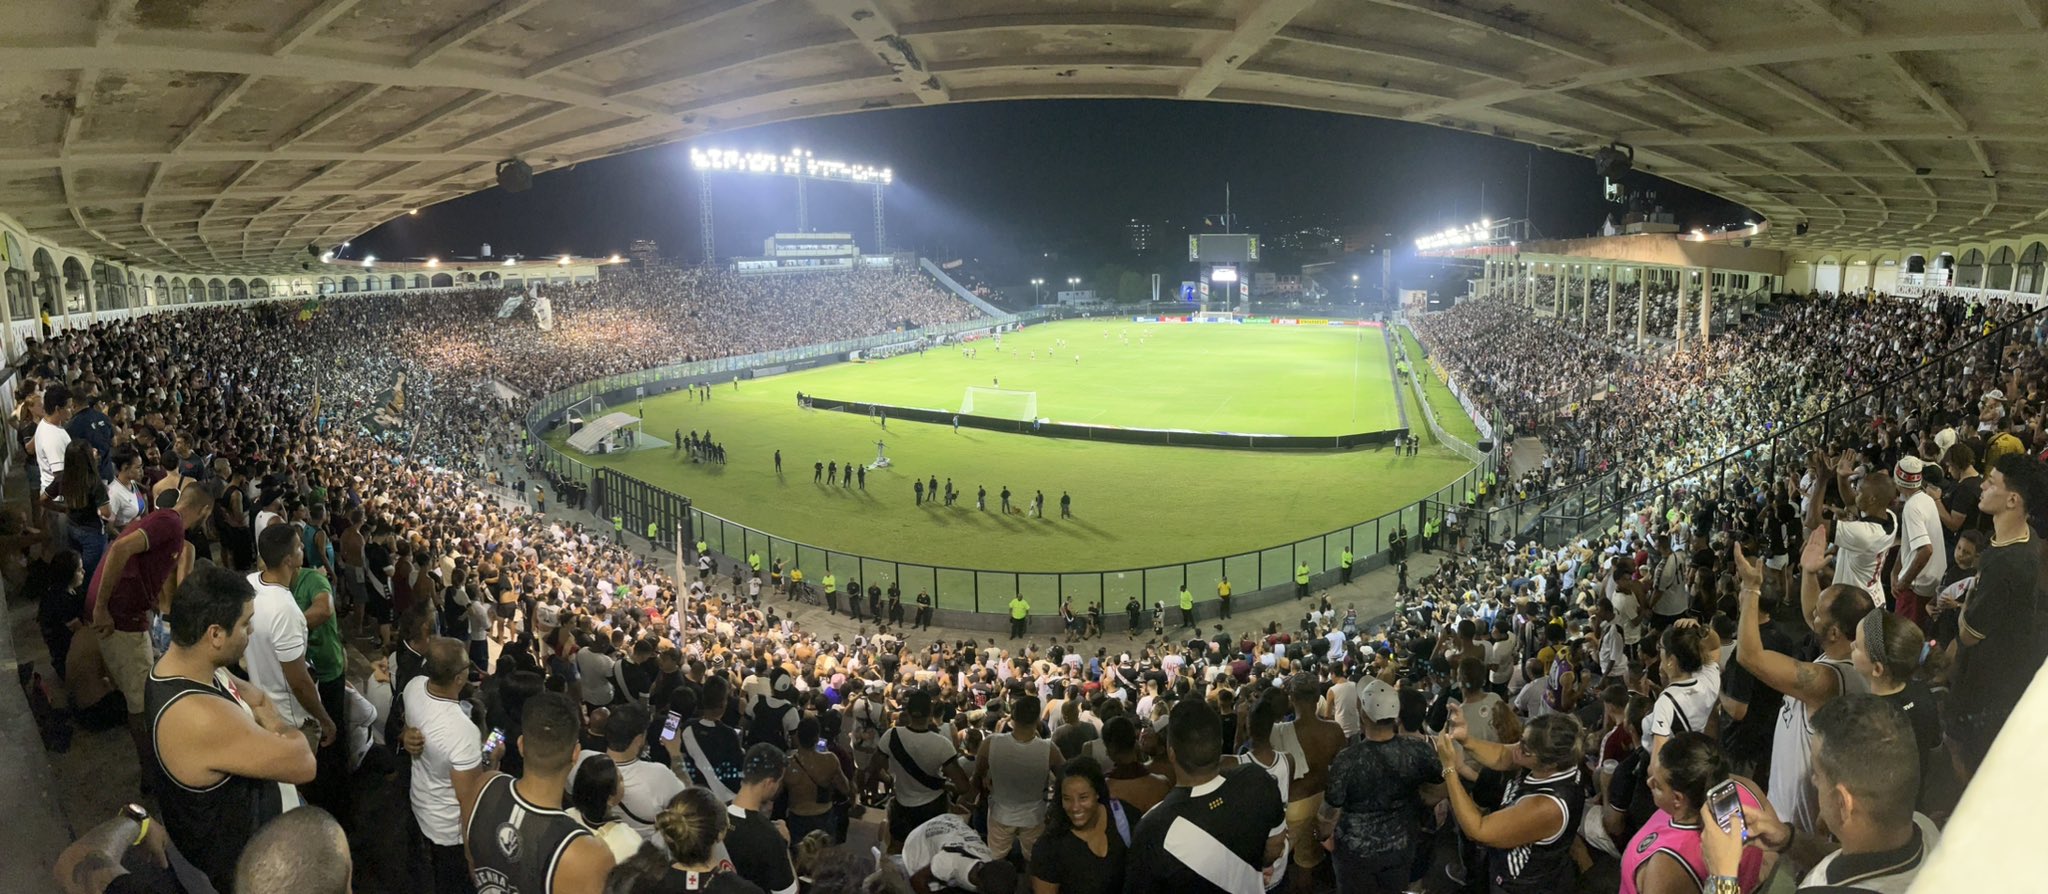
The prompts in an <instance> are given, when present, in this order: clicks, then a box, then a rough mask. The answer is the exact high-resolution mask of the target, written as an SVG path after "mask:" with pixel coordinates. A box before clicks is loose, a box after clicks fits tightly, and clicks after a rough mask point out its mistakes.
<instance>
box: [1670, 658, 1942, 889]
mask: <svg viewBox="0 0 2048 894" xmlns="http://www.w3.org/2000/svg"><path fill="white" fill-rule="evenodd" d="M1813 727H1814V740H1815V743H1814V744H1815V745H1816V747H1815V749H1814V760H1813V784H1814V787H1815V788H1817V789H1820V790H1822V791H1824V792H1826V794H1825V795H1824V796H1823V797H1822V798H1821V799H1820V800H1821V813H1822V815H1823V818H1824V820H1825V822H1826V823H1827V828H1828V830H1829V831H1830V832H1831V833H1832V834H1833V836H1834V840H1835V841H1838V842H1840V845H1841V846H1840V849H1838V850H1833V852H1829V851H1830V847H1831V843H1830V842H1829V840H1828V839H1827V838H1825V837H1822V836H1818V835H1806V834H1801V833H1799V832H1798V830H1797V828H1796V827H1795V826H1792V825H1789V824H1787V823H1785V822H1784V821H1782V820H1781V819H1779V817H1778V815H1777V812H1776V811H1774V810H1772V809H1771V805H1770V804H1768V803H1765V804H1761V805H1758V806H1756V807H1751V806H1750V805H1748V804H1744V805H1743V806H1742V822H1741V824H1740V825H1739V826H1735V828H1734V829H1733V830H1732V831H1730V830H1724V829H1722V828H1721V825H1720V824H1719V823H1712V822H1708V823H1702V824H1701V844H1702V846H1703V848H1704V851H1705V856H1706V864H1707V871H1708V872H1709V873H1710V875H1709V876H1708V878H1707V880H1706V884H1705V886H1703V887H1702V888H1701V889H1700V890H1702V891H1703V892H1706V894H1723V892H1735V891H1739V890H1740V880H1739V873H1740V869H1741V866H1742V864H1743V859H1744V852H1745V851H1746V850H1748V849H1751V848H1761V849H1764V850H1769V851H1775V852H1778V853H1780V854H1782V855H1784V858H1785V859H1788V860H1790V861H1791V862H1792V863H1793V865H1795V866H1801V867H1810V868H1809V869H1808V870H1807V872H1806V877H1805V879H1804V880H1803V881H1802V882H1801V883H1800V887H1799V890H1801V891H1813V892H1822V891H1826V892H1847V894H1897V892H1904V891H1908V890H1911V889H1912V887H1913V879H1914V877H1915V876H1916V875H1918V874H1919V872H1920V867H1922V866H1924V865H1926V863H1927V857H1928V855H1929V854H1930V853H1932V852H1933V851H1934V847H1935V845H1936V844H1938V843H1939V842H1940V840H1941V832H1940V830H1939V829H1937V828H1936V827H1935V825H1934V822H1933V821H1932V820H1929V819H1928V818H1927V817H1926V816H1924V815H1921V814H1919V813H1915V812H1914V811H1913V801H1914V798H1915V797H1916V796H1917V795H1918V793H1919V788H1920V774H1919V771H1918V770H1919V766H1918V765H1919V758H1918V756H1917V755H1916V754H1914V747H1913V736H1912V731H1911V727H1910V726H1909V725H1908V724H1907V722H1906V719H1905V718H1904V717H1903V716H1902V715H1900V714H1899V712H1898V710H1897V709H1896V708H1893V707H1892V706H1890V705H1888V704H1885V702H1884V700H1883V699H1880V698H1878V697H1877V696H1874V695H1867V694H1849V695H1844V696H1842V697H1841V698H1838V699H1835V700H1834V701H1832V702H1829V703H1828V704H1827V706H1826V707H1823V708H1821V709H1820V711H1819V712H1817V713H1815V714H1814V716H1813ZM1745 837H1746V838H1747V839H1748V841H1747V843H1745V841H1744V839H1745Z"/></svg>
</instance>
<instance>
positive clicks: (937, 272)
mask: <svg viewBox="0 0 2048 894" xmlns="http://www.w3.org/2000/svg"><path fill="white" fill-rule="evenodd" d="M917 266H919V267H922V268H924V272H926V273H929V274H931V277H932V279H934V280H936V281H937V282H938V284H939V285H941V286H943V287H945V289H946V291H948V292H952V293H953V296H954V297H956V298H959V299H960V300H962V301H965V302H967V303H968V304H972V305H974V306H975V308H976V309H978V310H980V311H981V312H982V313H985V314H988V315H989V316H991V317H1001V316H1008V311H1005V310H1003V309H1002V308H1000V307H997V306H995V305H993V304H990V303H988V302H986V301H983V300H981V297H980V296H978V295H976V294H974V293H973V292H970V291H968V290H967V288H966V287H965V286H962V285H960V284H959V283H957V282H954V281H953V278H952V277H950V276H947V275H946V271H944V270H941V269H939V265H937V264H934V263H932V260H931V259H930V258H918V259H917Z"/></svg>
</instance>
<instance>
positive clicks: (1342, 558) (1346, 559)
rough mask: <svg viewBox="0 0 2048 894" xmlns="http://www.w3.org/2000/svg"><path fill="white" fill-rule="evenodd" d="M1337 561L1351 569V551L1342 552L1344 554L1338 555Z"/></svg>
mask: <svg viewBox="0 0 2048 894" xmlns="http://www.w3.org/2000/svg"><path fill="white" fill-rule="evenodd" d="M1337 561H1338V562H1340V563H1342V564H1343V565H1344V567H1346V568H1349V567H1351V550H1349V549H1346V550H1344V552H1342V553H1340V554H1339V555H1338V556H1337Z"/></svg>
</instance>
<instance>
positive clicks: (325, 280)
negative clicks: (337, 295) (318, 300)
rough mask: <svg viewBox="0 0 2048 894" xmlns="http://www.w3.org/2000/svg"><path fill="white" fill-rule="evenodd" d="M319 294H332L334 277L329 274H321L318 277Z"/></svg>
mask: <svg viewBox="0 0 2048 894" xmlns="http://www.w3.org/2000/svg"><path fill="white" fill-rule="evenodd" d="M320 294H322V295H332V294H334V277H331V276H323V277H320Z"/></svg>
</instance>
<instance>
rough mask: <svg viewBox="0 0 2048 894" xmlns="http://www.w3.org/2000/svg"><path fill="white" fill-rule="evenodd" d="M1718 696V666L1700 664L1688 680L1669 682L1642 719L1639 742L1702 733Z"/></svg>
mask: <svg viewBox="0 0 2048 894" xmlns="http://www.w3.org/2000/svg"><path fill="white" fill-rule="evenodd" d="M1720 699H1721V666H1720V665H1718V664H1708V665H1704V666H1702V667H1701V668H1700V669H1699V672H1698V673H1696V674H1693V677H1692V679H1690V680H1685V681H1682V682H1678V683H1673V684H1671V685H1669V686H1666V687H1664V691H1663V692H1660V693H1658V694H1657V701H1656V704H1654V705H1652V706H1651V708H1650V716H1648V717H1645V718H1643V741H1645V742H1648V741H1650V740H1651V737H1652V736H1673V735H1677V734H1679V733H1684V732H1695V733H1698V732H1705V731H1706V729H1707V721H1708V720H1709V719H1710V718H1712V717H1713V716H1714V706H1715V705H1717V704H1719V703H1720Z"/></svg>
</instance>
